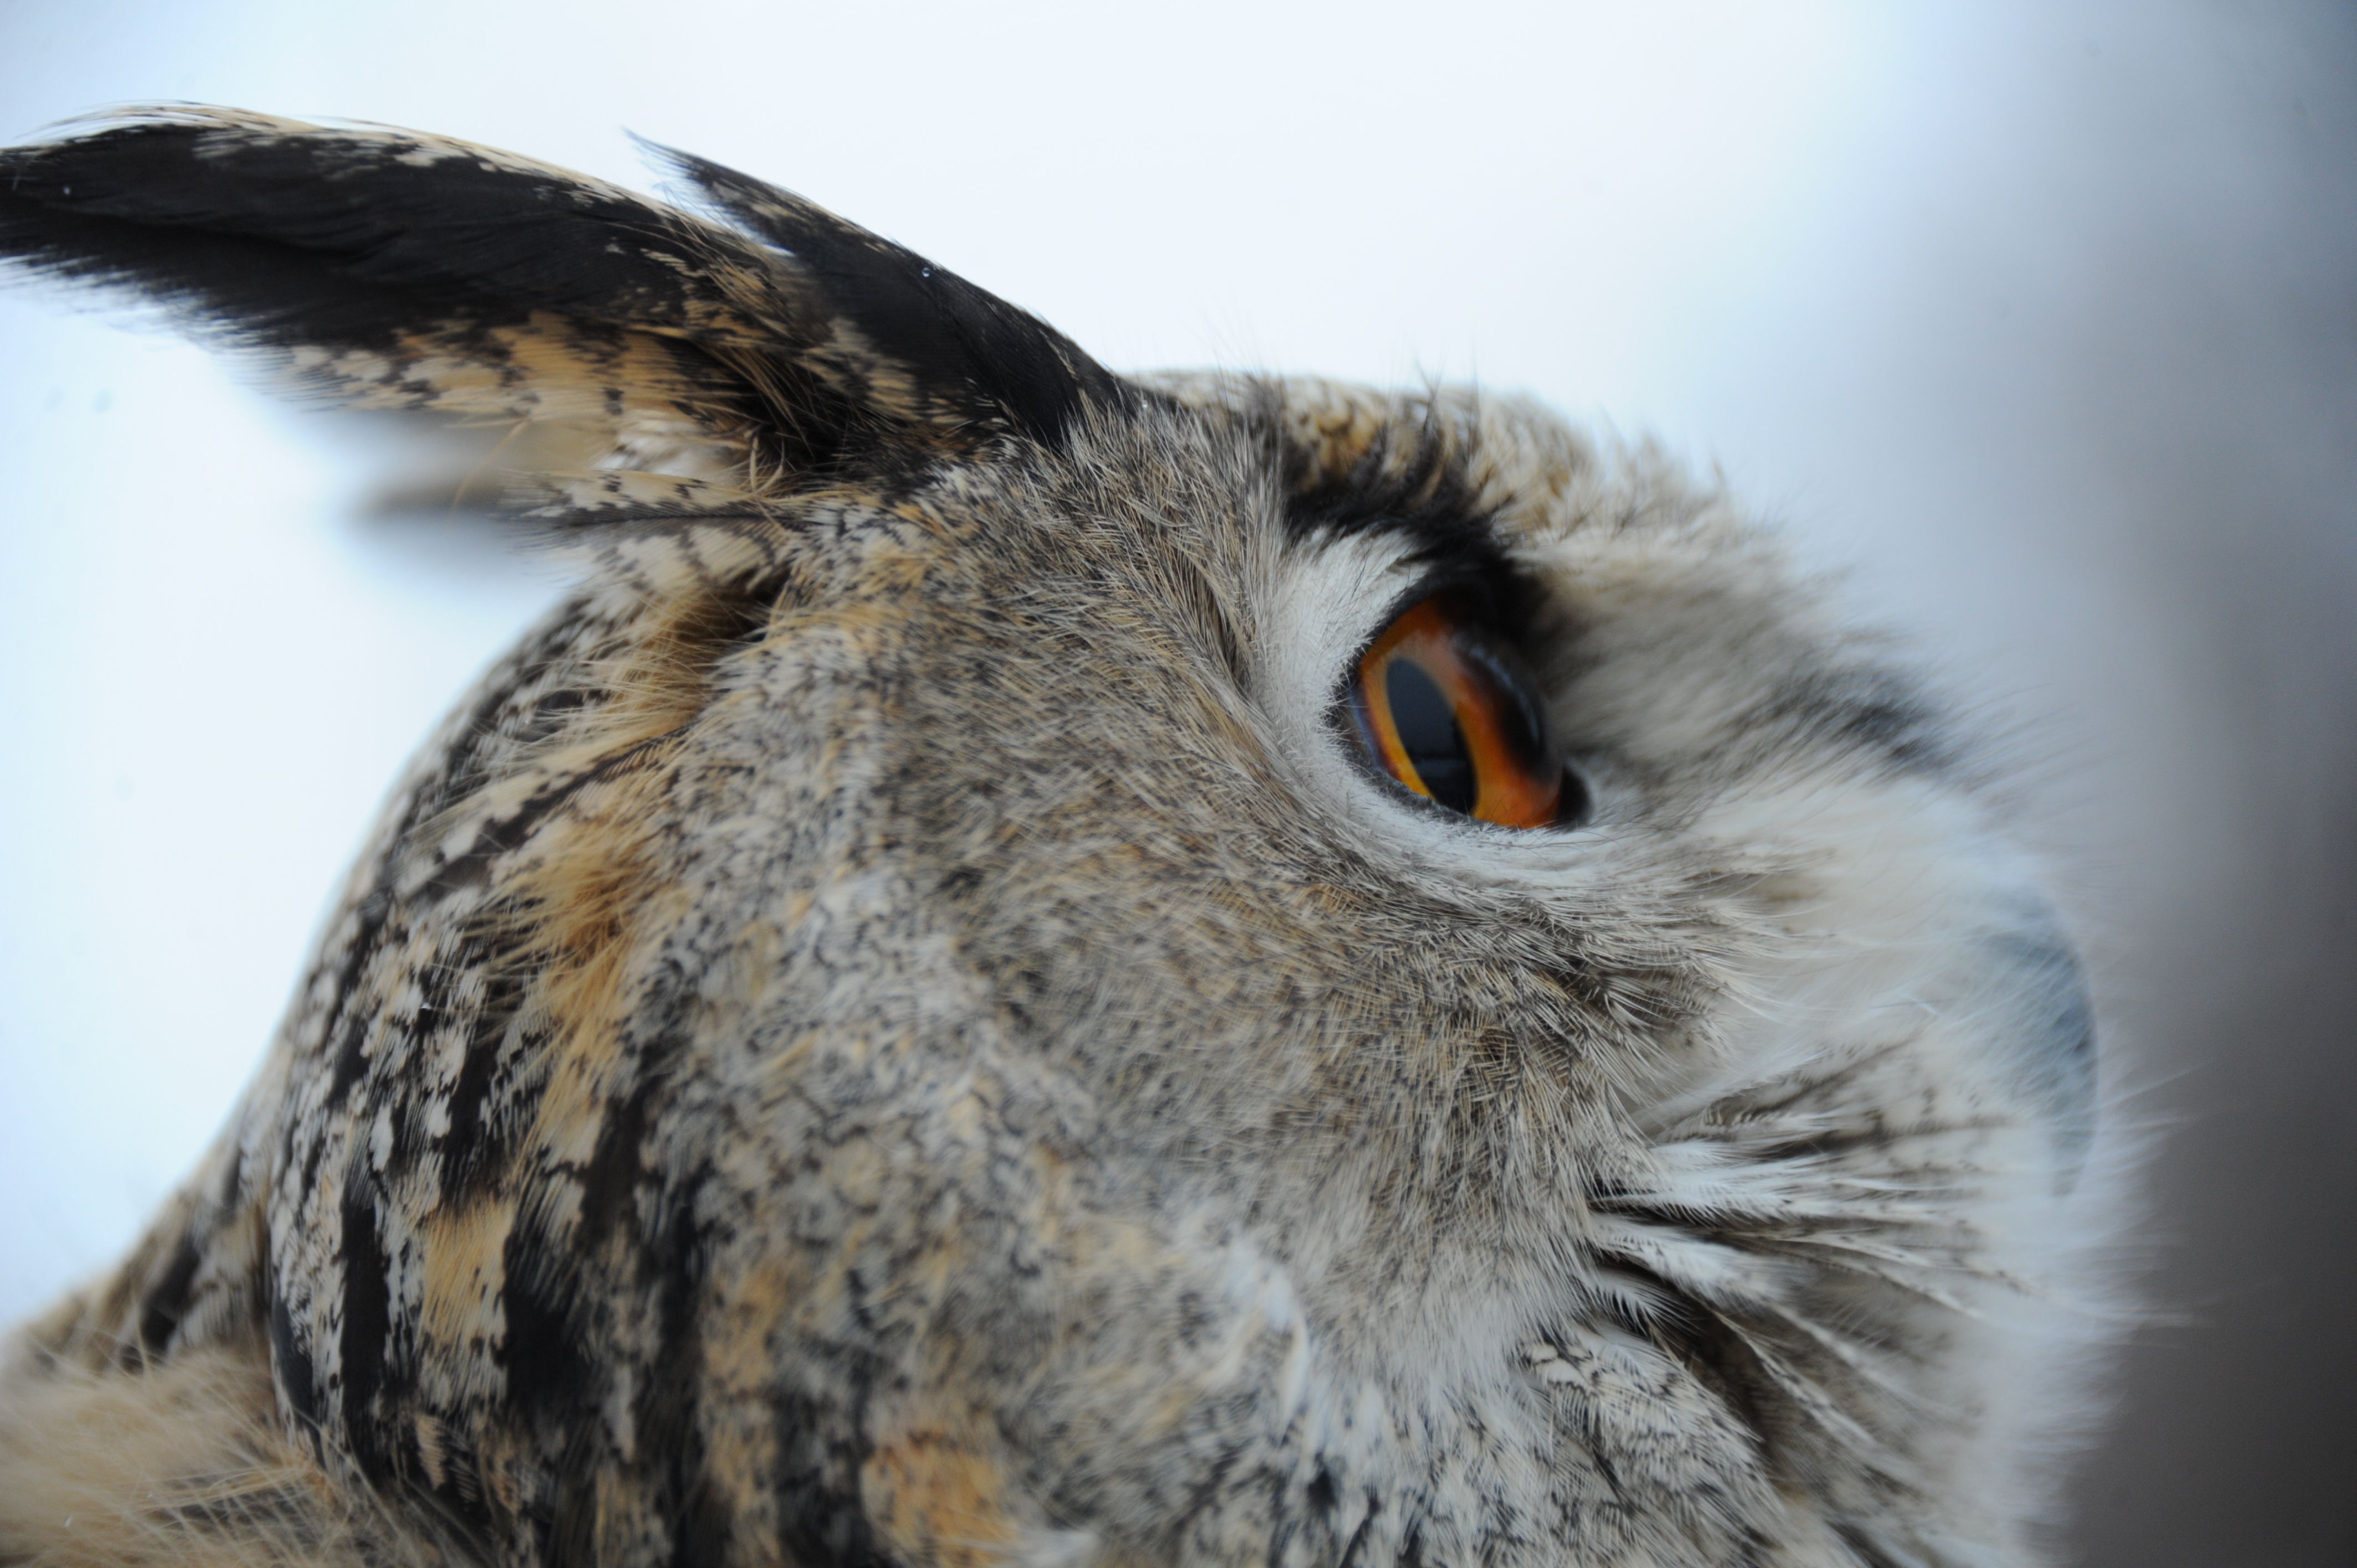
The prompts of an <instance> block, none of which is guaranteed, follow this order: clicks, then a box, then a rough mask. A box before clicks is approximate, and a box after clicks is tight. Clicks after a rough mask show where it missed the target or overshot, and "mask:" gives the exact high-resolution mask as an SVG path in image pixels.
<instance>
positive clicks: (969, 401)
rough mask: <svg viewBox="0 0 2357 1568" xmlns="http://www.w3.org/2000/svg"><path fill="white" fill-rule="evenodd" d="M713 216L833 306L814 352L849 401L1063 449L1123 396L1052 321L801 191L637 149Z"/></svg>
mask: <svg viewBox="0 0 2357 1568" xmlns="http://www.w3.org/2000/svg"><path fill="white" fill-rule="evenodd" d="M640 145H641V146H643V147H645V148H646V149H647V151H648V152H649V153H650V155H651V156H653V157H655V158H656V159H658V160H660V161H661V162H662V163H663V164H664V165H666V166H669V167H670V168H671V169H672V170H673V171H674V172H675V173H677V174H678V175H679V176H680V177H682V178H683V179H684V180H685V181H687V182H688V184H689V185H690V187H691V188H693V189H694V191H695V193H696V194H697V195H699V196H700V197H701V198H702V199H703V200H704V202H705V205H706V207H707V209H708V210H709V211H710V212H711V213H712V215H713V216H715V217H716V218H718V219H720V220H723V221H726V222H727V223H730V224H732V225H734V226H735V227H736V228H737V229H738V230H740V231H743V232H745V233H747V234H748V235H750V236H752V237H753V238H755V239H757V240H759V241H760V242H763V243H764V244H767V245H770V246H774V247H775V248H776V249H777V250H778V251H779V252H781V253H782V256H783V258H784V260H785V264H786V265H788V266H790V267H791V268H792V269H793V270H794V272H795V274H796V275H797V276H798V277H800V278H801V279H802V280H803V281H804V283H805V285H806V286H807V287H808V288H810V289H812V290H813V291H815V293H816V294H817V295H818V297H819V298H820V299H822V300H823V306H820V308H818V309H817V310H815V311H814V312H813V315H814V316H815V317H819V318H822V319H823V320H825V321H827V322H829V323H831V324H832V325H833V326H834V328H835V330H834V335H833V337H832V338H831V340H830V341H828V342H827V343H825V344H823V345H817V346H814V347H813V349H812V350H811V352H812V353H813V355H814V356H816V357H818V358H820V359H823V360H824V361H825V362H826V363H827V364H828V365H829V367H830V368H831V369H832V371H833V372H834V376H836V377H839V378H841V381H843V382H844V383H845V390H850V389H855V388H856V389H858V391H859V392H861V393H863V394H864V396H865V397H866V398H870V399H873V398H877V397H883V398H886V399H897V398H899V397H907V398H909V403H908V405H907V406H906V407H904V408H903V409H902V410H901V413H902V416H903V417H905V418H909V419H912V420H920V421H922V422H925V423H928V424H962V423H968V422H971V423H976V424H996V423H1002V422H1003V423H1005V424H1009V425H1011V426H1012V427H1013V428H1015V429H1016V430H1018V431H1020V432H1021V433H1022V434H1024V435H1028V436H1030V437H1031V438H1032V439H1034V440H1037V441H1042V442H1047V443H1050V444H1053V443H1055V442H1057V441H1059V440H1060V438H1061V436H1062V434H1063V432H1064V429H1065V427H1066V426H1067V425H1069V424H1071V420H1072V419H1073V417H1074V416H1075V415H1076V414H1077V413H1079V411H1080V408H1081V405H1082V403H1083V402H1084V401H1094V402H1096V403H1102V404H1106V405H1118V404H1119V403H1121V402H1122V401H1123V399H1124V398H1125V395H1127V389H1126V388H1125V384H1124V383H1123V382H1122V381H1120V379H1119V378H1117V377H1115V376H1114V374H1113V373H1112V372H1111V371H1107V370H1105V368H1104V367H1103V366H1102V365H1100V364H1098V363H1097V362H1096V361H1095V360H1092V359H1091V358H1090V357H1089V356H1088V355H1087V354H1086V353H1084V352H1082V349H1081V348H1080V346H1079V345H1078V344H1076V343H1074V342H1073V341H1072V340H1071V338H1067V337H1065V336H1064V335H1063V334H1062V333H1060V332H1059V331H1057V330H1056V329H1055V328H1052V327H1049V325H1048V324H1047V323H1046V322H1044V321H1041V320H1040V319H1039V317H1035V316H1033V315H1031V314H1030V313H1029V312H1028V311H1024V310H1020V309H1018V308H1017V307H1016V306H1012V305H1009V304H1007V303H1006V301H1005V300H1003V299H1000V298H998V297H997V296H996V295H993V294H990V293H988V292H986V291H985V290H983V289H980V288H977V287H976V286H974V285H973V284H971V283H968V282H967V281H966V280H965V279H964V278H962V277H960V276H959V275H958V274H955V273H953V272H951V271H950V270H949V269H948V268H947V267H942V266H936V265H935V264H934V263H931V262H929V261H927V260H926V259H925V258H924V257H922V256H920V255H918V254H917V253H916V252H913V251H909V250H906V249H903V248H902V247H900V246H899V245H896V244H894V243H892V242H890V241H888V240H886V239H883V238H881V237H880V236H878V235H876V234H873V233H870V232H869V231H866V230H865V229H862V228H860V227H858V226H857V225H856V224H853V223H846V222H845V221H844V220H842V219H840V218H837V217H836V216H835V215H834V213H832V212H829V211H827V210H826V209H824V208H823V207H820V206H818V205H816V204H815V203H813V202H811V201H807V200H805V199H802V197H799V196H796V195H795V194H793V193H792V192H791V191H789V190H781V189H780V188H777V187H776V186H773V185H769V184H767V183H765V182H763V181H760V180H758V179H754V178H751V177H748V176H746V175H742V174H739V173H737V171H736V170H734V169H731V168H727V167H725V166H722V165H719V164H716V163H714V162H712V161H711V160H709V159H707V158H700V157H697V156H694V155H693V154H690V153H683V152H680V151H677V150H676V149H673V148H670V147H665V146H662V145H660V144H657V143H653V142H647V141H643V140H641V142H640Z"/></svg>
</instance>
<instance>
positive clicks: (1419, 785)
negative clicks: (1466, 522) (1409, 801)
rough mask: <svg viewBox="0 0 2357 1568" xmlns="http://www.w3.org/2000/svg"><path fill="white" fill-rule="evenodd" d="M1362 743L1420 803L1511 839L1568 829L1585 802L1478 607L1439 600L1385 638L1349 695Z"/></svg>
mask: <svg viewBox="0 0 2357 1568" xmlns="http://www.w3.org/2000/svg"><path fill="white" fill-rule="evenodd" d="M1350 698H1351V720H1352V722H1353V724H1354V725H1355V726H1356V728H1357V731H1358V736H1359V741H1360V744H1361V745H1362V746H1365V747H1366V749H1367V754H1368V756H1369V757H1372V759H1373V761H1374V762H1375V764H1376V766H1378V767H1380V768H1382V769H1383V771H1384V772H1385V773H1387V774H1389V775H1390V776H1391V777H1392V778H1393V779H1396V780H1398V781H1399V783H1400V784H1401V786H1402V787H1404V788H1405V789H1408V790H1410V791H1411V792H1413V793H1415V794H1417V795H1421V796H1423V797H1424V798H1425V799H1426V800H1431V801H1434V802H1436V803H1437V804H1439V805H1443V806H1446V807H1448V809H1449V810H1450V811H1461V812H1463V813H1464V814H1465V815H1467V816H1469V817H1472V818H1475V819H1476V820H1478V821H1480V822H1495V823H1497V824H1498V825H1499V826H1501V827H1508V828H1544V827H1556V826H1567V825H1569V824H1571V823H1573V822H1577V820H1578V819H1579V818H1581V817H1582V816H1584V815H1586V813H1587V789H1586V788H1585V787H1584V786H1583V785H1582V784H1581V782H1580V780H1579V779H1578V777H1577V775H1576V774H1573V773H1571V772H1570V771H1569V770H1567V769H1566V768H1565V767H1564V762H1563V757H1562V756H1561V755H1560V754H1559V753H1558V752H1557V751H1556V750H1555V743H1554V741H1553V739H1552V737H1551V736H1549V735H1548V733H1547V725H1546V717H1545V714H1544V710H1543V709H1542V708H1541V707H1540V705H1539V703H1538V700H1537V697H1536V696H1535V694H1534V692H1533V689H1532V682H1531V679H1530V677H1529V676H1528V675H1527V674H1526V673H1525V672H1524V671H1523V668H1522V664H1521V661H1520V660H1517V659H1516V658H1515V657H1514V655H1513V651H1512V647H1511V646H1510V645H1509V644H1508V643H1507V642H1506V640H1505V639H1503V638H1502V637H1501V636H1499V635H1497V634H1496V633H1494V632H1493V631H1492V630H1491V629H1490V628H1489V627H1488V626H1487V624H1486V617H1485V616H1484V615H1483V613H1482V609H1481V603H1480V599H1479V598H1478V597H1477V596H1472V595H1469V594H1466V593H1461V592H1450V593H1441V594H1436V595H1434V596H1432V597H1430V598H1427V599H1425V600H1422V601H1421V602H1419V603H1417V604H1416V605H1415V607H1412V608H1410V609H1408V610H1407V611H1405V613H1403V614H1402V615H1401V616H1400V617H1399V618H1398V619H1396V620H1394V621H1393V622H1392V623H1391V625H1390V626H1388V627H1386V628H1383V635H1382V636H1380V637H1378V638H1376V639H1375V640H1374V643H1373V645H1372V646H1371V647H1370V648H1369V649H1368V650H1367V651H1366V652H1365V653H1364V654H1362V655H1361V656H1360V659H1359V667H1358V669H1357V671H1355V672H1354V673H1353V674H1352V676H1351V689H1350Z"/></svg>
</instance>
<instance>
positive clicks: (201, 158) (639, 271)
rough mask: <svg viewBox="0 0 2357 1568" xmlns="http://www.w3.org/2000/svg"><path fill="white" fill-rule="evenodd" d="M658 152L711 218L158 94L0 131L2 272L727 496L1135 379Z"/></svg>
mask: <svg viewBox="0 0 2357 1568" xmlns="http://www.w3.org/2000/svg"><path fill="white" fill-rule="evenodd" d="M664 156H665V157H666V158H667V159H668V161H669V162H670V163H671V165H672V166H674V167H676V168H678V169H679V170H681V171H682V172H683V174H685V175H686V176H687V177H688V178H689V179H691V180H692V181H693V182H694V185H695V186H696V187H697V188H698V189H699V190H700V191H701V192H702V193H703V194H704V196H705V197H706V198H707V199H709V201H710V203H711V207H712V212H713V216H714V217H715V218H717V219H720V220H721V221H714V220H711V219H708V218H706V217H703V216H699V215H697V214H695V213H692V212H688V211H683V210H681V209H677V208H673V207H667V206H664V205H662V203H659V202H655V201H651V200H649V199H646V198H643V197H640V196H637V195H634V194H632V193H631V192H629V191H626V190H623V189H620V188H618V187H614V186H609V185H607V184H604V183H603V182H601V181H597V180H594V179H589V178H587V177H583V176H580V175H576V174H573V173H571V172H569V171H566V170H564V169H559V168H554V167H550V166H546V165H543V164H536V163H533V162H531V161H529V160H527V159H523V158H519V157H515V156H511V155H509V154H505V153H500V152H494V151H492V150H490V149H489V148H484V147H477V146H472V145H468V144H465V143H461V142H453V141H448V140H446V139H443V138H439V137H434V136H427V135H422V134H417V133H414V132H408V131H401V130H395V129H392V128H389V127H382V126H346V127H322V126H317V125H307V124H300V123H298V122H295V121H288V120H275V119H271V118H268V117H266V116H262V115H255V114H247V113H238V112H235V111H227V110H211V109H195V108H189V109H167V110H157V111H153V112H148V113H139V114H135V115H133V116H130V117H127V118H125V119H122V120H118V121H114V122H112V123H109V124H103V125H102V126H99V127H98V128H96V129H94V130H91V131H89V132H87V133H86V134H76V135H70V136H68V137H66V138H64V139H61V140H58V141H52V142H47V143H39V144H35V145H28V146H19V147H10V148H0V263H5V262H14V263H17V264H18V265H20V266H23V267H26V268H28V269H30V270H31V271H33V272H35V273H38V274H48V275H50V276H54V277H59V278H63V279H67V280H70V281H74V282H80V283H86V284H94V285H101V286H113V287H117V288H124V289H129V290H133V291H135V292H137V293H139V294H141V295H144V296H145V297H147V298H150V299H156V300H159V301H162V302H164V303H166V304H167V305H169V306H175V307H177V308H178V309H179V310H180V311H182V312H183V313H184V314H185V315H187V316H188V317H192V318H193V321H194V323H195V325H196V326H197V328H198V329H199V330H200V331H206V332H210V333H213V334H216V335H220V336H222V337H225V338H228V339H229V340H230V341H231V342H232V343H234V344H237V345H241V346H244V347H248V348H254V349H262V350H264V352H265V353H266V354H268V355H271V356H272V357H274V359H275V360H278V361H279V362H280V363H281V364H282V365H284V366H285V368H287V369H290V370H291V371H294V372H295V374H296V376H297V378H298V379H299V380H300V381H301V382H302V383H303V384H304V385H306V386H307V388H309V390H311V391H312V392H317V393H320V394H324V395H326V396H328V397H330V398H333V399H336V400H338V401H341V402H346V403H357V404H361V405H363V406H371V407H380V408H382V407H391V408H401V409H413V410H416V409H424V410H434V411H437V412H441V413H450V414H456V415H458V416H460V417H463V418H468V419H474V420H482V421H492V422H502V423H504V422H526V423H533V424H539V425H542V426H544V427H546V428H549V429H551V430H561V431H562V432H564V433H565V436H566V438H567V441H568V442H569V443H570V445H569V446H567V449H568V450H571V451H576V452H578V453H579V454H581V456H580V459H579V461H578V463H577V464H576V465H575V466H579V467H602V468H619V469H634V470H644V471H648V472H652V473H658V474H670V475H675V476H684V477H688V478H696V479H703V480H717V481H720V482H722V483H724V484H726V485H727V486H730V487H741V486H746V485H751V486H754V487H756V488H760V487H765V486H766V487H774V486H777V485H780V484H791V483H792V482H793V481H794V477H795V476H796V475H797V474H809V473H817V472H821V471H832V470H834V469H837V468H839V467H842V466H844V465H845V464H852V465H856V464H858V463H860V462H862V461H865V460H866V457H864V456H863V454H875V453H877V451H878V449H879V448H882V449H892V453H893V455H892V456H891V459H890V460H891V461H892V462H893V463H895V464H899V463H904V462H905V461H906V460H907V459H908V457H909V456H920V455H921V454H922V453H923V452H925V451H928V450H931V449H934V448H938V447H942V446H962V445H963V444H965V443H967V442H970V441H971V440H972V439H973V438H974V436H975V435H986V434H988V433H989V432H992V431H1011V432H1015V433H1018V434H1020V435H1027V436H1029V437H1031V438H1032V439H1035V440H1038V441H1041V442H1047V443H1054V442H1057V441H1059V440H1060V438H1061V436H1062V435H1063V434H1064V432H1065V431H1066V429H1067V427H1068V426H1069V425H1070V424H1071V420H1072V418H1073V416H1074V414H1075V413H1077V412H1078V411H1079V409H1080V408H1081V407H1082V405H1083V403H1088V402H1092V401H1093V402H1097V403H1118V402H1119V401H1121V400H1122V399H1123V398H1124V397H1125V395H1127V394H1126V391H1125V383H1123V382H1122V381H1119V380H1118V379H1117V378H1115V377H1114V376H1113V375H1112V374H1111V373H1109V372H1108V371H1105V370H1104V369H1103V367H1101V366H1099V365H1098V364H1097V363H1096V362H1095V361H1094V360H1091V359H1090V358H1089V357H1088V356H1087V355H1086V354H1083V353H1082V352H1081V350H1080V349H1078V348H1076V347H1074V346H1073V345H1072V344H1071V342H1070V341H1069V340H1068V339H1066V338H1063V337H1062V336H1061V335H1060V334H1058V333H1056V332H1054V331H1052V330H1050V329H1049V328H1047V327H1046V326H1044V325H1042V324H1041V323H1040V322H1039V321H1037V320H1035V319H1033V318H1032V317H1029V316H1027V315H1025V314H1024V313H1023V312H1022V311H1019V310H1017V309H1016V308H1015V307H1014V306H1009V305H1007V304H1006V303H1004V302H1003V301H1000V300H997V299H995V298H993V297H992V296H991V295H987V294H985V293H984V292H983V291H982V290H980V289H978V288H975V287H974V285H971V284H969V283H967V282H965V281H964V280H963V279H962V278H959V277H957V276H955V275H954V274H951V273H948V272H945V271H943V270H942V269H941V268H938V267H935V266H933V265H931V263H928V262H926V261H925V260H924V259H923V258H921V257H919V256H915V255H912V254H910V253H909V252H907V251H904V250H901V249H900V248H899V247H898V246H896V245H891V244H888V243H887V242H884V241H882V240H879V239H877V237H876V236H874V235H872V234H869V233H867V232H866V231H864V230H861V229H858V228H856V227H854V226H853V225H851V224H848V223H845V222H844V221H842V220H839V219H836V218H834V217H833V216H831V215H829V214H828V213H825V212H823V211H822V210H820V209H817V208H815V207H813V206H812V205H810V204H809V203H808V202H805V201H802V200H801V199H798V198H796V197H792V196H790V195H788V194H786V193H785V192H782V191H779V190H775V189H772V188H770V187H768V186H766V185H762V184H760V183H759V181H756V180H751V179H748V178H746V177H744V176H741V175H737V174H734V173H732V172H730V171H728V170H726V169H724V168H721V167H719V166H717V165H714V164H708V163H705V162H703V161H701V160H698V159H694V158H690V157H685V156H680V155H675V154H666V155H664ZM559 445H565V444H564V443H560V444H559Z"/></svg>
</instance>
